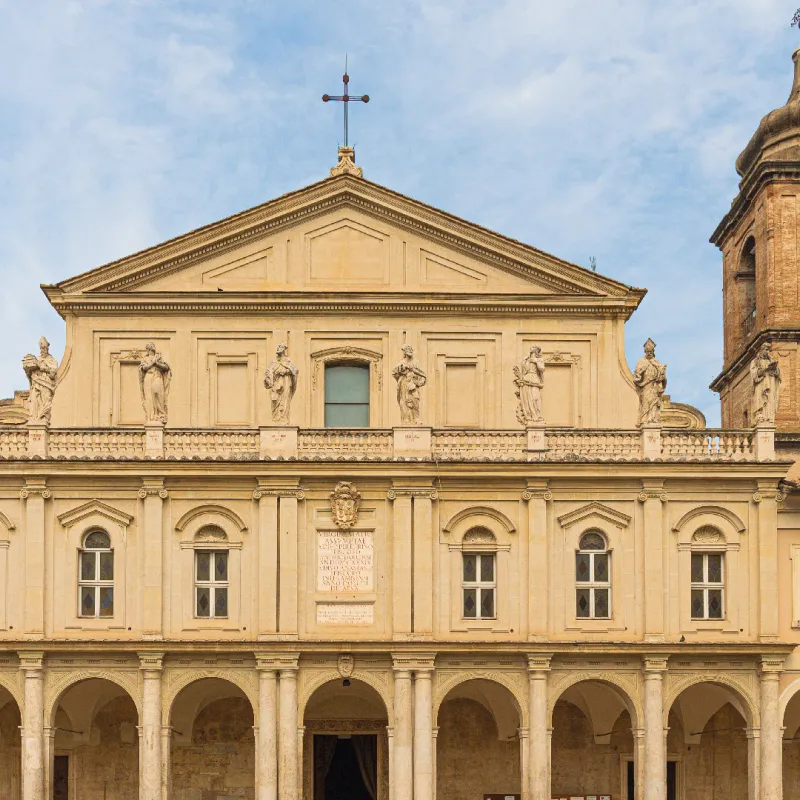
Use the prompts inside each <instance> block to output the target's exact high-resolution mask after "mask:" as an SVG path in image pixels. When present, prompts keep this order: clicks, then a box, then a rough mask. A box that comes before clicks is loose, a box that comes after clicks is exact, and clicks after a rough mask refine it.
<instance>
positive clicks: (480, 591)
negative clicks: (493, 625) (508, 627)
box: [462, 553, 497, 619]
mask: <svg viewBox="0 0 800 800" xmlns="http://www.w3.org/2000/svg"><path fill="white" fill-rule="evenodd" d="M462 557H463V567H464V573H463V590H464V607H463V614H464V618H465V619H494V618H495V617H496V613H495V593H496V591H497V580H496V578H495V574H496V571H495V554H494V553H463V554H462Z"/></svg>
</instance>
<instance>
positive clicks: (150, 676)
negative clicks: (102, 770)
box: [139, 548, 164, 800]
mask: <svg viewBox="0 0 800 800" xmlns="http://www.w3.org/2000/svg"><path fill="white" fill-rule="evenodd" d="M159 550H160V548H159ZM163 658H164V654H163V653H139V669H140V671H141V673H142V719H141V722H140V724H139V800H161V792H162V788H163V787H162V766H163V765H162V763H161V737H162V736H163V731H162V726H161V666H162V660H163Z"/></svg>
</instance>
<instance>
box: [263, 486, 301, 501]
mask: <svg viewBox="0 0 800 800" xmlns="http://www.w3.org/2000/svg"><path fill="white" fill-rule="evenodd" d="M262 497H293V498H294V499H295V500H305V499H306V493H305V492H304V491H303V490H302V489H299V488H298V489H290V488H288V487H268V486H259V487H258V488H257V489H254V490H253V500H260V499H261V498H262Z"/></svg>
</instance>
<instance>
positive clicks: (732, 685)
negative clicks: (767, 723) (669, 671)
mask: <svg viewBox="0 0 800 800" xmlns="http://www.w3.org/2000/svg"><path fill="white" fill-rule="evenodd" d="M701 683H710V684H714V685H716V686H720V687H722V688H723V689H728V690H729V691H730V692H731V693H732V694H733V695H734V696H735V697H736V699H737V700H738V702H739V703H740V704H741V710H742V711H744V714H743V716H744V720H745V722H746V724H747V726H748V727H750V728H757V727H759V726H760V725H761V717H760V714H759V708H758V702H757V701H756V700H755V699H754V698H753V697H751V696H750V693H749V691H748V688H747V686H746V685H745V684H744V683H743V682H740V681H737V680H736V679H735V678H731V677H730V676H728V675H712V676H709V675H703V674H697V675H683V676H681V677H680V678H678V679H677V680H675V681H674V682H672V683H670V684H669V685H668V686H667V687H666V691H665V692H664V727H669V712H670V711H671V710H672V707H673V705H675V701H676V700H677V699H678V697H679V696H680V695H681V694H682V693H683V692H685V691H686V690H687V689H690V688H691V687H692V686H697V685H698V684H701Z"/></svg>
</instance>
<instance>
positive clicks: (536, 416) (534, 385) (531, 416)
mask: <svg viewBox="0 0 800 800" xmlns="http://www.w3.org/2000/svg"><path fill="white" fill-rule="evenodd" d="M514 385H515V386H516V387H517V388H516V390H515V392H514V393H515V394H516V395H517V398H518V399H519V403H518V404H517V420H518V421H519V423H520V424H521V425H525V426H526V427H527V426H528V425H531V424H533V423H538V422H544V417H543V416H542V387H543V386H544V357H543V356H542V348H541V347H539V346H538V345H533V346H532V347H531V349H530V352H529V353H528V356H527V358H523V359H522V361H521V362H520V364H519V365H518V366H516V367H514Z"/></svg>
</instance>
